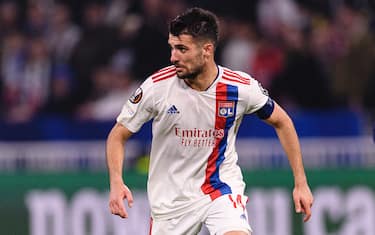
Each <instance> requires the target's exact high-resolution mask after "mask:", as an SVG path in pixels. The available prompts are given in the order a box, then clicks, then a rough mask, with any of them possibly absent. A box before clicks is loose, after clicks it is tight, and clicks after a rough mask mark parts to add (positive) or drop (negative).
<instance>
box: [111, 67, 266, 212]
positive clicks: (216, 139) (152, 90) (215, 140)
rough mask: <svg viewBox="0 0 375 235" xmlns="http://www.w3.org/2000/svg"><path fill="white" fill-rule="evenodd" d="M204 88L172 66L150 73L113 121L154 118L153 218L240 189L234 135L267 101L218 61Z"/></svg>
mask: <svg viewBox="0 0 375 235" xmlns="http://www.w3.org/2000/svg"><path fill="white" fill-rule="evenodd" d="M218 72H219V73H218V76H217V78H216V80H215V81H214V82H213V84H212V85H211V86H210V87H209V88H208V89H207V90H206V91H197V90H194V89H192V88H190V87H189V86H188V85H187V84H186V83H185V82H184V80H183V79H179V78H178V77H177V75H176V69H175V67H174V66H169V67H166V68H164V69H161V70H159V71H158V72H157V73H155V74H153V75H152V76H150V77H149V78H147V79H146V81H145V82H144V83H143V84H142V85H141V87H140V88H138V90H137V91H136V92H135V93H134V94H133V96H132V97H131V98H130V99H129V101H127V103H126V104H125V105H124V106H123V109H122V111H121V114H120V115H119V116H118V118H117V122H119V123H121V124H123V125H124V126H125V127H127V128H128V129H129V130H130V131H131V132H137V131H138V130H139V129H140V128H141V127H142V125H143V124H144V123H145V122H147V121H149V120H151V119H153V124H152V134H153V139H152V147H151V154H150V166H149V177H148V184H147V190H148V197H149V202H150V206H151V213H152V217H153V218H159V219H169V218H172V217H174V216H178V215H180V214H182V213H189V212H190V211H193V210H194V208H197V207H200V206H202V205H203V204H206V203H209V202H210V201H212V200H214V199H216V198H217V197H219V196H221V195H224V194H229V193H238V194H243V193H244V188H245V183H244V182H243V179H242V173H241V170H240V168H239V166H238V165H237V158H238V156H237V153H236V150H235V139H236V134H237V131H238V127H239V125H240V123H241V120H242V117H243V115H244V114H249V113H253V112H255V111H257V110H259V109H260V108H262V107H263V105H265V104H266V102H267V100H268V96H267V94H266V93H265V92H264V90H263V89H262V88H261V86H260V85H259V83H258V82H257V81H256V80H254V79H253V78H251V77H250V76H249V75H248V74H245V73H243V72H234V71H231V70H229V69H227V68H224V67H221V66H218Z"/></svg>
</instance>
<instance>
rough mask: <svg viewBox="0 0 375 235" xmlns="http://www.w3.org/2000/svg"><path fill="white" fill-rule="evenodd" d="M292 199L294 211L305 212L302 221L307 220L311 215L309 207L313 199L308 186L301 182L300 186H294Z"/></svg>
mask: <svg viewBox="0 0 375 235" xmlns="http://www.w3.org/2000/svg"><path fill="white" fill-rule="evenodd" d="M293 201H294V207H295V209H296V213H303V214H305V216H304V218H303V222H307V221H308V220H309V219H310V217H311V207H312V204H313V201H314V198H313V195H312V193H311V190H310V188H309V186H308V185H307V183H306V184H303V185H302V186H301V185H299V186H295V187H294V190H293Z"/></svg>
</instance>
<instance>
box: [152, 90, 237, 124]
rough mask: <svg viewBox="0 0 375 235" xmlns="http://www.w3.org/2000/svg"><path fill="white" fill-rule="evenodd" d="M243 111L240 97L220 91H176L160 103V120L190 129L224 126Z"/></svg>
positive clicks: (167, 95)
mask: <svg viewBox="0 0 375 235" xmlns="http://www.w3.org/2000/svg"><path fill="white" fill-rule="evenodd" d="M241 112H242V109H241V105H240V102H239V99H238V94H237V93H235V92H233V93H230V91H229V92H228V91H227V90H223V92H221V91H220V89H215V90H211V91H208V92H196V91H192V90H177V91H175V92H170V93H169V94H166V95H165V97H164V99H163V100H162V102H160V103H159V114H160V115H159V118H160V121H162V122H164V123H165V124H166V125H179V126H184V127H187V128H188V127H189V128H195V127H207V126H212V127H215V126H217V125H218V123H222V125H225V123H227V122H228V121H231V122H233V121H234V120H236V119H237V118H238V116H239V115H240V114H241Z"/></svg>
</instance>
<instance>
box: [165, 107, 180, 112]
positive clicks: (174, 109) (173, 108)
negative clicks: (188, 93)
mask: <svg viewBox="0 0 375 235" xmlns="http://www.w3.org/2000/svg"><path fill="white" fill-rule="evenodd" d="M167 113H168V114H175V113H180V111H178V109H177V108H176V106H174V105H172V106H171V107H170V108H169V109H168V111H167Z"/></svg>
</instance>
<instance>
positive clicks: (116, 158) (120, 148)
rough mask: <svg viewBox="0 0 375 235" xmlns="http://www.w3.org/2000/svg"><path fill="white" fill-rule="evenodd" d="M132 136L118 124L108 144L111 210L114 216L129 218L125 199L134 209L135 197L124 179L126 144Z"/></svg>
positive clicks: (112, 131) (110, 135)
mask: <svg viewBox="0 0 375 235" xmlns="http://www.w3.org/2000/svg"><path fill="white" fill-rule="evenodd" d="M131 135H132V132H130V131H129V130H128V129H127V128H126V127H124V126H123V125H122V124H120V123H116V124H115V125H114V127H113V128H112V130H111V132H110V133H109V135H108V138H107V143H106V156H107V167H108V171H109V180H110V194H109V208H110V210H111V213H112V214H115V215H119V216H120V217H122V218H127V217H128V213H127V211H126V209H125V206H124V199H127V200H128V206H129V207H132V204H133V196H132V193H131V191H130V190H129V188H128V187H127V186H126V185H125V184H124V181H123V179H122V169H123V162H124V152H125V142H126V141H127V140H128V139H129V137H130V136H131Z"/></svg>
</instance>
